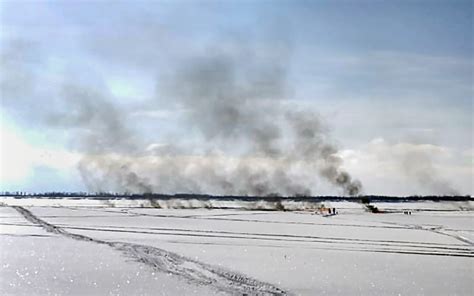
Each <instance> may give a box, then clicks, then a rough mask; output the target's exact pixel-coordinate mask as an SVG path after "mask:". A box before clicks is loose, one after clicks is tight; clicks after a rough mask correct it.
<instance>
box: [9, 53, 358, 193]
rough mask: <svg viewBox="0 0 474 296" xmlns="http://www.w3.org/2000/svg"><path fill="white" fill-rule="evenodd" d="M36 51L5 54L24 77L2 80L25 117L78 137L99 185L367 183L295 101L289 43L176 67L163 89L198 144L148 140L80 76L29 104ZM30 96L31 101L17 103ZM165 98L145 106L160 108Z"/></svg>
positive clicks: (269, 188) (256, 189)
mask: <svg viewBox="0 0 474 296" xmlns="http://www.w3.org/2000/svg"><path fill="white" fill-rule="evenodd" d="M20 49H21V48H20ZM27 50H28V51H27ZM30 51H31V48H28V47H25V48H24V50H23V51H22V50H19V49H18V48H14V49H12V50H6V51H3V52H2V64H3V65H5V66H8V67H9V68H11V70H12V73H15V75H16V77H18V79H13V78H11V79H10V78H8V79H4V80H2V90H3V91H4V93H6V97H8V98H19V100H17V101H16V102H12V104H13V103H15V104H16V106H17V107H18V108H17V109H21V110H23V111H27V110H29V112H26V113H25V114H26V116H27V117H28V116H31V117H35V118H38V120H37V122H40V123H42V124H47V125H48V126H49V127H51V126H53V127H56V128H60V129H64V130H65V131H67V133H68V134H70V135H71V137H70V138H71V139H72V145H73V147H74V149H75V150H76V151H80V153H81V154H83V157H82V159H81V161H80V162H79V164H78V169H79V172H80V174H81V176H82V178H83V181H84V183H85V185H86V186H87V187H88V189H89V190H91V191H118V192H131V193H147V192H160V193H175V192H189V193H211V194H226V195H259V196H265V195H311V194H313V195H314V194H318V182H319V180H325V182H329V183H330V184H332V185H333V186H334V187H335V188H338V190H339V191H340V192H341V193H344V194H348V195H357V194H359V193H360V191H361V187H362V186H361V184H360V182H358V181H357V180H353V179H352V178H351V176H350V175H349V174H348V173H347V172H346V171H344V170H343V169H342V159H341V158H340V157H339V156H338V155H337V153H338V150H337V147H336V146H335V145H334V144H333V143H332V141H331V139H330V138H329V136H328V133H327V131H326V128H325V127H324V125H323V124H322V122H321V119H320V118H319V116H318V115H317V114H316V113H314V112H310V111H307V110H302V109H300V108H297V107H295V106H294V105H292V104H290V103H288V102H289V100H288V97H289V91H288V89H289V88H290V87H289V85H288V84H289V82H288V81H289V79H288V74H289V67H288V63H287V61H288V57H289V55H288V53H287V48H285V47H283V50H281V49H275V50H274V51H273V52H272V54H268V53H266V54H263V55H262V54H261V53H257V52H253V51H252V50H248V49H246V50H243V51H241V52H235V51H225V50H222V51H221V50H217V51H216V53H207V54H206V55H203V56H195V57H192V58H187V59H185V60H181V61H180V62H177V63H176V65H174V69H176V70H175V71H174V73H172V74H171V75H169V76H167V77H166V79H164V81H162V82H161V83H160V84H159V86H160V87H159V88H158V91H159V92H160V96H161V97H165V98H166V100H167V101H168V102H172V101H173V102H176V103H177V104H179V105H180V106H181V107H182V108H184V109H185V110H187V112H185V116H184V118H183V119H182V121H183V122H182V124H183V125H184V126H185V127H186V128H187V129H188V131H189V133H188V135H187V136H189V137H194V138H197V139H198V143H199V145H198V146H202V147H198V148H199V149H197V148H196V147H194V146H193V145H192V144H186V145H183V144H178V143H174V142H173V141H172V140H170V143H165V144H160V145H150V143H149V142H147V140H146V138H147V137H146V135H144V133H143V132H142V131H140V130H135V129H134V128H133V127H132V124H131V122H130V117H129V114H128V111H127V110H126V109H125V107H124V106H122V105H121V104H119V102H117V101H116V100H117V99H116V98H115V97H114V96H113V95H111V94H110V93H108V92H107V91H105V90H104V89H101V88H100V87H92V86H91V85H90V84H88V83H82V82H81V81H80V80H78V79H76V78H75V76H74V75H73V76H71V77H67V76H65V77H63V78H62V79H61V81H59V82H57V84H56V85H55V86H54V91H53V96H52V97H53V98H54V99H51V98H50V97H49V98H48V100H49V101H50V102H54V104H51V105H50V106H48V107H47V108H28V107H27V106H28V102H29V101H28V98H29V97H31V95H33V94H35V95H38V100H39V101H41V100H42V98H43V97H42V95H41V92H40V91H38V90H37V89H34V88H32V87H29V85H34V86H35V87H37V86H38V85H40V83H38V81H39V79H40V77H41V76H40V75H39V74H40V73H38V71H37V70H36V69H37V68H38V66H39V65H40V64H41V63H39V64H35V63H24V61H25V54H23V55H22V53H26V54H28V56H30V53H31V52H30ZM10 53H15V55H16V56H17V58H11V57H9V56H8V55H9V54H10ZM6 55H7V56H6ZM32 56H35V54H34V50H33V55H32ZM37 58H38V59H40V60H41V58H40V56H38V57H37ZM26 61H28V60H26ZM20 78H21V79H23V81H25V83H23V82H22V81H20ZM18 84H22V85H23V87H18ZM23 98H24V105H18V102H19V101H20V99H23ZM43 99H44V98H43ZM157 101H158V100H157ZM157 101H156V102H155V101H150V102H146V103H144V104H145V105H146V107H147V108H158V105H159V103H158V102H157ZM7 103H8V102H7ZM15 104H13V105H14V106H15ZM25 114H24V115H25ZM33 114H34V116H33ZM156 129H157V132H159V127H156ZM203 147H204V148H203Z"/></svg>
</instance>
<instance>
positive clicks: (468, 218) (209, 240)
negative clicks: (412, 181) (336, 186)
mask: <svg viewBox="0 0 474 296" xmlns="http://www.w3.org/2000/svg"><path fill="white" fill-rule="evenodd" d="M3 203H4V206H3V207H0V227H1V228H0V234H1V236H0V258H1V262H0V264H1V268H0V295H210V294H218V295H227V294H231V295H245V294H247V295H254V294H258V295H266V294H269V295H279V294H290V295H473V294H474V284H473V283H474V243H473V242H474V223H473V222H474V220H473V217H474V215H473V214H474V212H473V211H472V210H473V205H472V203H466V202H463V203H444V202H440V203H433V202H420V203H392V204H390V203H384V204H382V203H380V204H375V205H377V206H378V207H379V208H381V209H392V210H401V211H403V210H411V211H412V215H404V214H403V213H401V212H393V213H386V214H372V213H368V212H365V211H364V209H363V206H362V205H360V204H357V203H349V202H340V203H336V202H333V203H330V204H328V205H329V206H331V207H336V208H337V209H338V212H339V214H338V215H336V216H330V217H323V216H321V215H317V214H314V211H291V212H276V211H248V210H243V209H225V210H224V209H212V210H211V209H169V208H168V209H163V208H161V209H156V208H141V207H139V206H140V204H139V203H137V202H136V201H135V202H130V201H111V202H109V203H108V207H105V206H104V202H100V201H94V200H34V199H4V200H3Z"/></svg>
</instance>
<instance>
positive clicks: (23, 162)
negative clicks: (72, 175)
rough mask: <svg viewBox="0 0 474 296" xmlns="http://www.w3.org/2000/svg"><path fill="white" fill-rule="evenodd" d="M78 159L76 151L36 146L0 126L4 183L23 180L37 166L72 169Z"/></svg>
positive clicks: (0, 168) (61, 169)
mask: <svg viewBox="0 0 474 296" xmlns="http://www.w3.org/2000/svg"><path fill="white" fill-rule="evenodd" d="M79 159H80V155H78V154H76V153H73V152H69V151H66V150H61V149H53V148H42V147H37V146H35V145H33V144H31V143H29V142H28V141H27V140H26V139H25V138H24V137H22V136H21V135H20V134H19V133H16V132H14V131H13V130H11V129H9V128H7V127H5V126H2V127H1V128H0V180H1V183H2V184H4V185H8V184H12V183H15V184H17V183H22V182H24V181H25V180H26V179H27V177H28V176H30V175H31V174H32V172H33V170H34V168H35V167H38V166H46V167H49V168H53V169H56V170H59V171H67V170H70V169H73V168H74V167H75V165H76V164H77V162H78V161H79Z"/></svg>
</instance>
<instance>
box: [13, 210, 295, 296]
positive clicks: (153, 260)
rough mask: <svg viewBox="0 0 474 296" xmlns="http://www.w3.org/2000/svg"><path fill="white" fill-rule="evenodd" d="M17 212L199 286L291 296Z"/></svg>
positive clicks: (235, 292)
mask: <svg viewBox="0 0 474 296" xmlns="http://www.w3.org/2000/svg"><path fill="white" fill-rule="evenodd" d="M13 208H14V209H15V210H17V211H18V212H19V213H20V214H21V215H23V217H25V219H26V220H28V221H29V222H31V223H33V224H36V225H39V226H41V227H42V228H44V229H45V230H46V231H48V232H52V233H55V234H59V235H62V236H65V237H68V238H71V239H75V240H80V241H88V242H94V243H97V244H104V245H108V246H110V247H112V248H114V249H116V250H118V251H120V252H122V253H123V254H124V255H126V256H127V257H130V258H133V259H134V260H136V261H138V262H141V263H144V264H146V265H148V266H150V267H152V268H153V269H155V270H157V271H160V272H164V273H168V274H173V275H176V276H179V277H180V278H183V279H185V280H187V281H189V282H192V283H195V284H198V285H208V286H211V287H213V288H215V289H216V290H219V291H222V292H226V293H229V294H233V295H246V294H250V295H287V293H286V292H285V291H283V290H281V289H280V288H278V287H276V286H273V285H271V284H269V283H264V282H260V281H258V280H255V279H252V278H249V277H247V276H245V275H243V274H239V273H236V272H232V271H229V270H226V269H223V268H220V267H215V266H212V265H210V264H205V263H202V262H199V261H196V260H193V259H190V258H186V257H184V256H181V255H178V254H176V253H172V252H169V251H166V250H163V249H159V248H155V247H150V246H145V245H139V244H131V243H124V242H110V241H104V240H98V239H94V238H91V237H88V236H84V235H80V234H74V233H70V232H68V231H66V230H64V229H62V228H61V227H58V226H56V225H53V224H50V223H48V222H46V221H44V220H42V219H40V218H38V217H36V216H35V215H34V214H33V213H31V212H30V211H29V210H27V209H25V208H23V207H20V206H13Z"/></svg>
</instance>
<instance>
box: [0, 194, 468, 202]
mask: <svg viewBox="0 0 474 296" xmlns="http://www.w3.org/2000/svg"><path fill="white" fill-rule="evenodd" d="M0 196H2V197H14V198H48V199H60V198H75V199H78V198H88V199H131V200H134V199H157V200H171V199H181V200H192V199H194V200H203V201H205V200H211V199H213V200H215V199H219V200H223V201H231V200H242V201H256V200H266V201H281V200H291V201H311V202H319V201H353V202H362V203H365V204H368V203H371V202H409V201H473V198H472V196H470V195H454V196H453V195H410V196H386V195H359V196H335V195H322V196H280V195H276V194H272V195H267V196H248V195H210V194H192V193H177V194H160V193H143V194H137V193H127V192H125V193H118V192H94V193H91V192H60V191H52V192H35V193H31V192H22V191H4V192H0Z"/></svg>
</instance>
